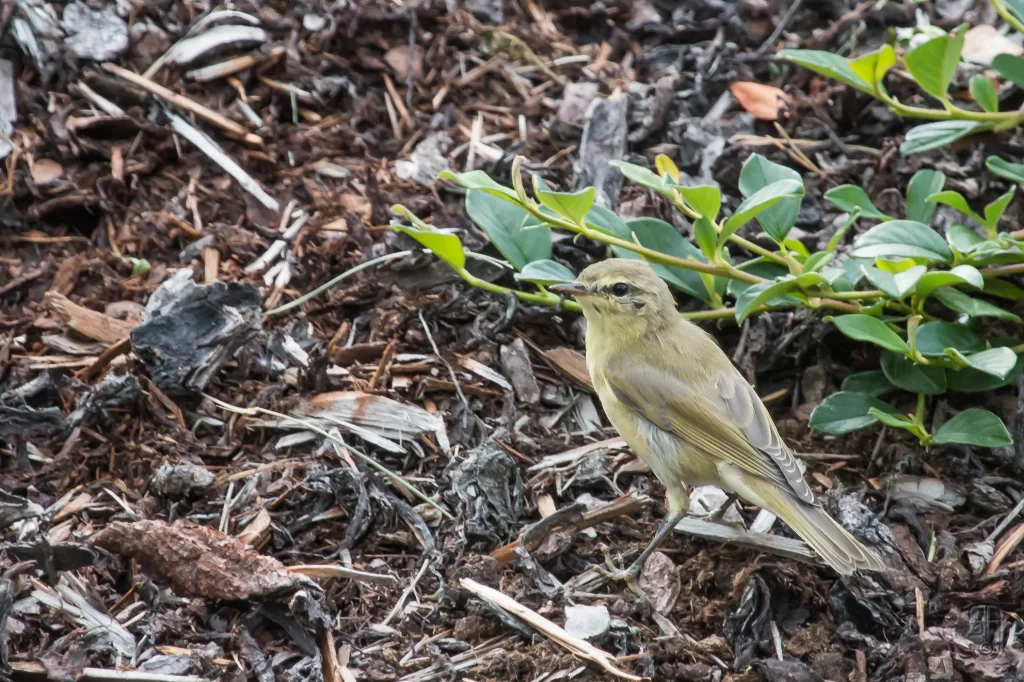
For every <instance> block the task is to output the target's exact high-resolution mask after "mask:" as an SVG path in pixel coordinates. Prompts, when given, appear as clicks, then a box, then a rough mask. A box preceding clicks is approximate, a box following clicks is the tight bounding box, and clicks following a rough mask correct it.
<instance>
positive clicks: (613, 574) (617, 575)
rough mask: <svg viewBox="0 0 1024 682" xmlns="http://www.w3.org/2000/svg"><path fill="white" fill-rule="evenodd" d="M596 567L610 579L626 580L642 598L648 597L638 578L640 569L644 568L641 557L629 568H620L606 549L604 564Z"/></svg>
mask: <svg viewBox="0 0 1024 682" xmlns="http://www.w3.org/2000/svg"><path fill="white" fill-rule="evenodd" d="M595 568H596V570H597V572H598V573H600V574H601V575H603V576H604V577H606V578H608V579H609V580H615V581H622V582H625V583H626V587H628V588H629V591H630V592H632V593H633V594H635V595H636V596H638V597H640V598H641V599H644V600H646V599H647V595H646V594H644V591H643V590H642V589H641V588H640V584H639V583H638V582H637V578H639V577H640V571H641V570H643V563H642V562H641V561H640V560H639V559H638V560H637V561H634V562H633V563H632V564H630V565H629V567H628V568H619V567H617V566H616V565H615V564H614V563H612V560H611V557H609V556H608V552H607V550H605V552H604V566H595Z"/></svg>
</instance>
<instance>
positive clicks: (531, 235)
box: [466, 189, 551, 270]
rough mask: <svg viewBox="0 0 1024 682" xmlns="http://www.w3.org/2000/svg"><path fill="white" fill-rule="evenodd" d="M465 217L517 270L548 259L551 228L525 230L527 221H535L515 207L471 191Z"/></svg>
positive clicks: (467, 199)
mask: <svg viewBox="0 0 1024 682" xmlns="http://www.w3.org/2000/svg"><path fill="white" fill-rule="evenodd" d="M466 213H467V214H469V218H470V220H472V221H473V222H474V223H476V225H477V227H479V228H480V229H481V230H483V233H484V234H486V235H487V238H488V239H490V240H491V243H493V244H494V246H495V247H496V248H497V249H498V251H500V252H501V255H503V256H504V257H505V260H507V261H508V262H509V263H511V264H512V267H514V268H515V269H516V270H522V269H523V268H524V267H526V264H527V263H532V262H533V261H535V260H545V259H547V258H551V230H550V228H547V227H534V228H532V229H524V225H526V224H528V219H529V222H534V221H532V219H530V216H529V214H528V213H527V212H526V210H525V209H523V208H522V207H520V206H519V205H518V204H511V203H509V202H507V201H504V200H503V199H502V198H500V197H498V196H496V195H494V194H491V193H489V192H486V191H484V190H479V189H471V190H469V191H468V192H466Z"/></svg>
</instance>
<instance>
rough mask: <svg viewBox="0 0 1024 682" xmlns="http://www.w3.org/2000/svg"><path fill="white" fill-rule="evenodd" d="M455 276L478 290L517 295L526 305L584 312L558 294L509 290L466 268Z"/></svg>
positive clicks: (577, 304) (456, 271) (456, 272)
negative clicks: (559, 307) (481, 277)
mask: <svg viewBox="0 0 1024 682" xmlns="http://www.w3.org/2000/svg"><path fill="white" fill-rule="evenodd" d="M455 274H457V275H458V276H459V277H461V278H462V279H464V280H466V283H468V284H471V285H472V286H474V287H476V288H477V289H482V290H483V291H488V292H490V293H492V294H501V295H505V294H515V295H516V297H517V298H518V299H519V300H520V301H524V302H526V303H533V304H535V305H546V306H549V307H552V308H556V307H558V306H561V307H562V308H564V309H565V310H571V311H572V312H574V313H579V312H583V309H582V308H580V304H579V303H577V302H576V301H567V300H566V299H564V298H562V297H561V296H559V295H558V294H553V293H551V292H550V291H545V292H544V293H543V294H532V293H530V292H529V291H519V290H518V289H509V288H508V287H503V286H501V285H500V284H495V283H493V282H488V281H487V280H485V279H480V278H479V277H477V276H476V275H473V274H471V273H470V272H469V271H468V270H466V269H465V268H461V269H459V270H455Z"/></svg>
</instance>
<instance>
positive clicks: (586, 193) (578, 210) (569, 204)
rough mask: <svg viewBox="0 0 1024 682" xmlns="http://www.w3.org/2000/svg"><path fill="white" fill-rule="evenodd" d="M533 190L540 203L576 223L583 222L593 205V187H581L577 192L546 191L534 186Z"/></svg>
mask: <svg viewBox="0 0 1024 682" xmlns="http://www.w3.org/2000/svg"><path fill="white" fill-rule="evenodd" d="M534 177H535V178H536V177H538V176H536V175H535V176H534ZM533 191H534V194H536V195H537V199H538V200H540V203H542V204H544V205H545V206H547V207H548V208H550V209H551V210H552V211H554V212H555V213H557V214H558V215H560V216H562V217H563V218H568V219H569V220H571V221H573V222H574V223H576V224H577V225H579V224H580V223H582V222H583V219H584V218H585V217H586V215H587V213H588V212H589V211H590V207H591V206H593V205H594V194H595V190H594V188H593V187H587V188H586V189H581V190H580V191H579V192H547V191H544V190H540V189H538V188H537V187H536V186H534V189H533Z"/></svg>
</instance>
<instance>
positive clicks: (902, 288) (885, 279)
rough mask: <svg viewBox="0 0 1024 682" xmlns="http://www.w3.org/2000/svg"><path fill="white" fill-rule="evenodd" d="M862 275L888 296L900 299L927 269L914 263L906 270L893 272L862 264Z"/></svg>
mask: <svg viewBox="0 0 1024 682" xmlns="http://www.w3.org/2000/svg"><path fill="white" fill-rule="evenodd" d="M861 269H862V270H863V271H864V276H865V277H867V278H868V280H870V281H871V283H872V284H874V285H875V286H876V287H878V288H879V289H881V290H882V291H884V292H885V293H886V294H888V295H889V297H890V298H895V299H897V300H899V299H902V298H903V297H904V296H906V295H907V294H909V293H910V291H911V290H912V289H913V288H914V285H915V284H917V280H918V278H920V277H921V275H923V274H924V273H925V272H927V271H928V268H926V267H925V266H923V265H916V266H914V267H912V268H910V269H908V270H905V271H903V272H899V273H896V274H893V273H891V272H886V271H885V270H882V269H880V268H876V267H873V266H870V265H862V266H861Z"/></svg>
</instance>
